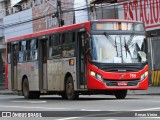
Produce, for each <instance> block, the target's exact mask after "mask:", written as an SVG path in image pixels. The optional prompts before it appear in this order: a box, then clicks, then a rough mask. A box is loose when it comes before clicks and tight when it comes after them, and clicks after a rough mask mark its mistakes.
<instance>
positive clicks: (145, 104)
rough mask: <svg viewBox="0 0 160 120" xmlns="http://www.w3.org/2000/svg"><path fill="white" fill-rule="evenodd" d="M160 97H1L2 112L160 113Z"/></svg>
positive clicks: (0, 107)
mask: <svg viewBox="0 0 160 120" xmlns="http://www.w3.org/2000/svg"><path fill="white" fill-rule="evenodd" d="M159 103H160V96H158V95H157V96H156V95H153V96H151V95H148V96H147V95H128V97H127V98H126V99H124V100H117V99H115V98H114V97H113V96H102V95H100V96H98V95H96V96H81V97H80V99H79V100H73V101H69V100H62V99H61V97H59V96H42V97H41V98H40V99H38V100H26V99H24V98H23V96H1V97H0V110H13V111H14V110H22V111H26V110H29V111H30V110H31V111H160V105H159Z"/></svg>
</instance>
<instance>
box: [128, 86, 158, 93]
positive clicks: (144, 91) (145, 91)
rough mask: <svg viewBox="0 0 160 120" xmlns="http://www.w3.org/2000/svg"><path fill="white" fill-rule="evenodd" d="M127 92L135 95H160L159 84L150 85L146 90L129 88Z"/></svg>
mask: <svg viewBox="0 0 160 120" xmlns="http://www.w3.org/2000/svg"><path fill="white" fill-rule="evenodd" d="M128 94H135V95H160V86H150V87H149V88H148V90H129V91H128Z"/></svg>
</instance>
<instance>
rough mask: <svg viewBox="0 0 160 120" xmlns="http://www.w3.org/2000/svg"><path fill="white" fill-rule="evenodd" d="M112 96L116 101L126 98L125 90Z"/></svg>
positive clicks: (118, 91)
mask: <svg viewBox="0 0 160 120" xmlns="http://www.w3.org/2000/svg"><path fill="white" fill-rule="evenodd" d="M114 95H115V97H116V98H117V99H125V97H126V96H127V90H116V91H115V92H114Z"/></svg>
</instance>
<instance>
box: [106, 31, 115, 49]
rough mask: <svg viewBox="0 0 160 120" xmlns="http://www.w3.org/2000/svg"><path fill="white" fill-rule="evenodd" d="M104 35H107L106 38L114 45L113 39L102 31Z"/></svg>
mask: <svg viewBox="0 0 160 120" xmlns="http://www.w3.org/2000/svg"><path fill="white" fill-rule="evenodd" d="M104 35H105V36H106V37H107V39H108V40H109V41H110V43H111V44H112V45H113V46H114V47H115V46H116V45H115V43H114V40H113V39H112V38H111V36H109V35H108V34H107V33H106V32H104Z"/></svg>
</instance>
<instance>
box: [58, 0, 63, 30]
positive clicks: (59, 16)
mask: <svg viewBox="0 0 160 120" xmlns="http://www.w3.org/2000/svg"><path fill="white" fill-rule="evenodd" d="M57 3H58V11H57V12H58V22H59V27H61V26H63V25H64V20H63V19H62V7H61V0H57Z"/></svg>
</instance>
